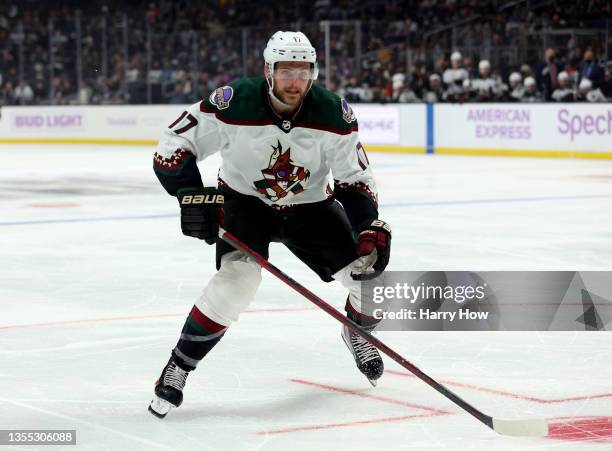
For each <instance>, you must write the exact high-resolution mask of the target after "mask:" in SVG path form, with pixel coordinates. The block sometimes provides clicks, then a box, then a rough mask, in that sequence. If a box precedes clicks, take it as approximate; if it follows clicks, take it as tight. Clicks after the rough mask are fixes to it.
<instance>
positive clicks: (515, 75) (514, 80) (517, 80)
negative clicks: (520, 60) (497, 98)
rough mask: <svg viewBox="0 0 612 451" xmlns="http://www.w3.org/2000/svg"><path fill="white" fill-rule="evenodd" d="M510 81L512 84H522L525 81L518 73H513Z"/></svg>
mask: <svg viewBox="0 0 612 451" xmlns="http://www.w3.org/2000/svg"><path fill="white" fill-rule="evenodd" d="M508 80H509V81H510V83H520V82H522V81H523V77H521V74H520V73H518V72H512V73H511V74H510V77H509V79H508Z"/></svg>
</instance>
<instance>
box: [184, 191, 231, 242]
mask: <svg viewBox="0 0 612 451" xmlns="http://www.w3.org/2000/svg"><path fill="white" fill-rule="evenodd" d="M176 197H177V198H178V200H179V205H180V206H181V230H182V231H183V235H187V236H192V237H194V238H199V239H201V240H204V241H206V243H208V244H215V242H216V241H217V235H218V233H219V216H220V214H221V212H220V210H221V207H222V206H223V194H221V192H220V191H219V190H218V189H217V188H211V187H209V188H200V189H181V190H179V191H178V192H177V195H176Z"/></svg>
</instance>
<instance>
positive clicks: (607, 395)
mask: <svg viewBox="0 0 612 451" xmlns="http://www.w3.org/2000/svg"><path fill="white" fill-rule="evenodd" d="M385 374H393V375H395V376H403V377H410V378H414V379H416V376H414V375H412V374H408V373H402V372H401V371H394V370H387V371H385ZM440 382H442V383H443V384H446V385H453V386H455V387H463V388H470V389H472V390H477V391H481V392H486V393H493V394H495V395H500V396H507V397H510V398H516V399H523V400H526V401H531V402H537V403H540V404H555V403H562V402H569V401H584V400H587V399H596V398H612V393H601V394H598V395H586V396H573V397H571V398H558V399H543V398H536V397H533V396H525V395H520V394H518V393H512V392H508V391H503V390H496V389H493V388H487V387H481V386H478V385H472V384H464V383H462V382H453V381H445V380H440Z"/></svg>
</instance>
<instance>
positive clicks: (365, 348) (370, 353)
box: [350, 332, 380, 363]
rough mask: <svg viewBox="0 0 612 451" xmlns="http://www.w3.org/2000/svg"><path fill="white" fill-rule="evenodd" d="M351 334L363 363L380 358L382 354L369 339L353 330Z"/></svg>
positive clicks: (358, 356)
mask: <svg viewBox="0 0 612 451" xmlns="http://www.w3.org/2000/svg"><path fill="white" fill-rule="evenodd" d="M350 335H351V345H352V346H353V350H354V351H355V355H356V356H357V358H358V359H359V361H360V362H361V363H366V362H369V361H370V360H374V359H378V358H380V355H379V354H378V351H377V350H376V348H375V347H374V346H372V344H370V343H369V342H368V341H367V340H365V339H364V338H363V337H361V336H360V335H357V334H355V333H353V332H350Z"/></svg>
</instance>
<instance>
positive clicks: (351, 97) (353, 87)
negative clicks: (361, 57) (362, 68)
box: [344, 75, 362, 103]
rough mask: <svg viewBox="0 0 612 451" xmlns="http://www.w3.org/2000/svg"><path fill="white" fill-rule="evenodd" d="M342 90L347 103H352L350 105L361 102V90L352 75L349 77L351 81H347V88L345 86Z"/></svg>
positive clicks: (357, 81)
mask: <svg viewBox="0 0 612 451" xmlns="http://www.w3.org/2000/svg"><path fill="white" fill-rule="evenodd" d="M344 90H345V93H346V96H345V97H346V100H347V101H348V102H352V103H358V102H361V93H362V88H361V86H359V80H358V79H357V77H356V76H354V75H353V76H352V77H351V79H350V80H349V84H348V86H346V87H345V88H344Z"/></svg>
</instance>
